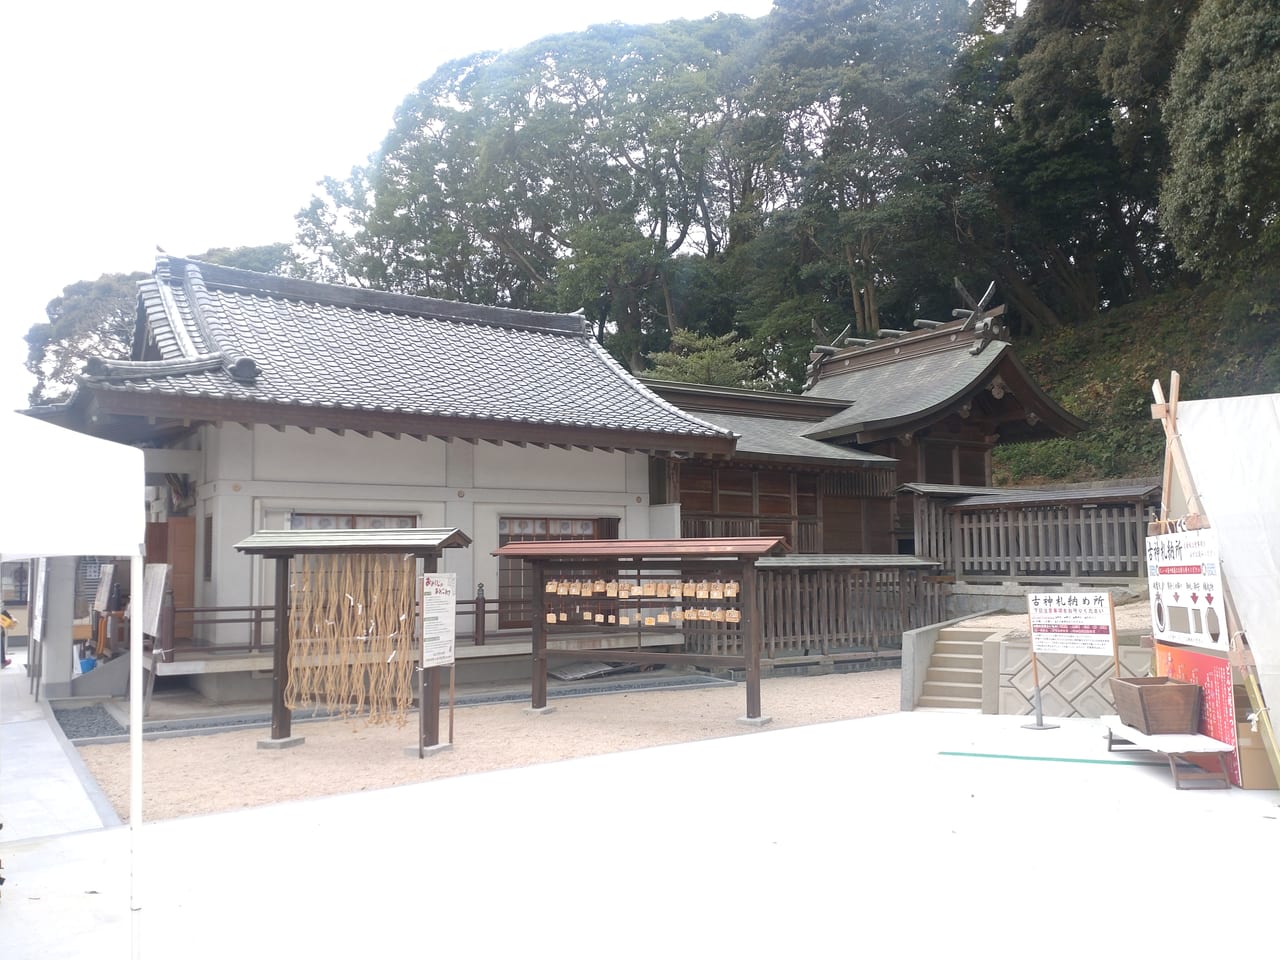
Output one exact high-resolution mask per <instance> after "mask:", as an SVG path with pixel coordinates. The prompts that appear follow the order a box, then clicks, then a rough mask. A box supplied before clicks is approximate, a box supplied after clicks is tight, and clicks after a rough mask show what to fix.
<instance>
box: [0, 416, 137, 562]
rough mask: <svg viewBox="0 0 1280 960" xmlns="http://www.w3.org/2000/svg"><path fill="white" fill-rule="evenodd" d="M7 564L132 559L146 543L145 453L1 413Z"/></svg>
mask: <svg viewBox="0 0 1280 960" xmlns="http://www.w3.org/2000/svg"><path fill="white" fill-rule="evenodd" d="M0 444H2V445H3V447H2V449H4V451H5V453H6V455H7V456H6V458H5V460H6V463H5V467H4V480H3V481H0V489H3V491H4V495H3V497H0V560H6V561H7V560H25V559H27V558H29V557H81V556H106V557H132V556H135V555H136V554H137V553H138V551H139V548H140V547H141V545H142V542H143V539H144V537H145V535H146V503H145V499H144V498H145V494H144V491H143V485H144V483H145V473H144V467H143V462H142V461H143V457H142V451H141V450H138V449H135V448H134V447H126V446H124V445H122V444H119V443H112V442H111V441H109V440H99V439H97V438H96V437H89V436H85V435H84V434H82V433H76V432H74V431H72V430H66V429H63V428H62V427H55V426H53V425H51V424H48V423H42V422H40V421H39V420H33V419H32V418H31V417H27V416H23V415H22V414H17V413H10V412H9V411H0Z"/></svg>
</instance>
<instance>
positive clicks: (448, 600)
mask: <svg viewBox="0 0 1280 960" xmlns="http://www.w3.org/2000/svg"><path fill="white" fill-rule="evenodd" d="M457 599H458V575H457V574H456V573H427V574H423V576H422V666H423V668H424V669H425V668H427V667H447V666H449V665H450V664H452V663H453V641H454V617H455V615H456V611H457Z"/></svg>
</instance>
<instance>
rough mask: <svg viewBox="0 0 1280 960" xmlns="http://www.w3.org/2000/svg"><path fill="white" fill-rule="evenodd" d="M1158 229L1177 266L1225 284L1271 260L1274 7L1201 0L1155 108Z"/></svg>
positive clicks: (1278, 49) (1279, 95) (1277, 82)
mask: <svg viewBox="0 0 1280 960" xmlns="http://www.w3.org/2000/svg"><path fill="white" fill-rule="evenodd" d="M1163 113H1164V121H1165V124H1166V126H1167V128H1168V131H1169V142H1170V146H1171V158H1170V163H1169V170H1168V173H1167V175H1166V177H1165V180H1164V184H1163V186H1162V188H1161V191H1160V221H1161V223H1162V224H1163V225H1164V228H1165V230H1167V231H1168V233H1169V236H1170V238H1171V239H1172V241H1173V244H1174V246H1175V248H1176V249H1177V252H1178V258H1179V260H1180V261H1181V262H1182V264H1183V266H1185V267H1186V268H1188V269H1190V270H1197V271H1201V272H1203V273H1204V274H1205V275H1207V276H1228V275H1230V274H1232V273H1233V272H1237V271H1248V270H1252V269H1256V268H1258V267H1260V266H1264V265H1269V266H1273V267H1274V266H1275V265H1276V262H1277V254H1278V253H1280V7H1278V6H1277V5H1276V4H1275V3H1274V2H1272V0H1204V3H1203V5H1202V6H1201V7H1200V10H1199V12H1198V13H1197V14H1196V16H1195V19H1194V20H1193V21H1192V22H1191V26H1190V29H1189V31H1188V34H1187V40H1186V43H1185V44H1184V45H1183V47H1182V50H1181V52H1180V53H1179V54H1178V60H1177V65H1176V67H1175V69H1174V72H1173V79H1172V81H1171V83H1170V86H1169V96H1168V99H1167V100H1166V101H1165V104H1164V111H1163Z"/></svg>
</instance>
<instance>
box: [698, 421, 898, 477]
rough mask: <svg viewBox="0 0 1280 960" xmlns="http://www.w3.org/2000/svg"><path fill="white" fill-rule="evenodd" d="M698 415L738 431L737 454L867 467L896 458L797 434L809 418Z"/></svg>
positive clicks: (888, 464) (809, 424)
mask: <svg viewBox="0 0 1280 960" xmlns="http://www.w3.org/2000/svg"><path fill="white" fill-rule="evenodd" d="M698 415H699V416H700V417H702V418H703V419H704V420H710V421H711V422H712V423H715V424H718V425H719V426H721V427H724V428H725V429H727V430H732V431H733V432H734V433H736V434H738V446H737V451H738V453H739V454H740V455H746V456H751V455H755V456H761V457H778V458H782V459H786V460H813V461H829V462H832V463H833V464H846V465H853V464H862V465H863V466H868V467H892V466H893V465H894V464H896V463H897V462H898V461H897V460H894V459H893V458H892V457H883V456H880V455H879V454H876V453H867V452H866V451H864V450H856V449H854V448H852V447H838V446H836V445H835V444H832V443H823V442H822V441H820V440H810V439H809V438H808V437H805V436H802V435H801V434H803V433H804V431H805V430H806V429H807V428H809V427H812V426H813V423H812V422H811V421H805V420H788V419H783V418H770V417H750V416H746V415H744V414H733V413H720V412H719V411H714V412H700V413H699V414H698Z"/></svg>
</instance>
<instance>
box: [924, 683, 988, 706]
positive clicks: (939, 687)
mask: <svg viewBox="0 0 1280 960" xmlns="http://www.w3.org/2000/svg"><path fill="white" fill-rule="evenodd" d="M921 694H922V697H921V699H924V698H925V697H942V698H944V699H947V698H953V697H959V698H961V699H965V700H977V701H978V702H979V703H981V702H982V686H981V684H973V683H934V682H933V681H931V680H926V681H925V682H924V689H923V690H922V691H921Z"/></svg>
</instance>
